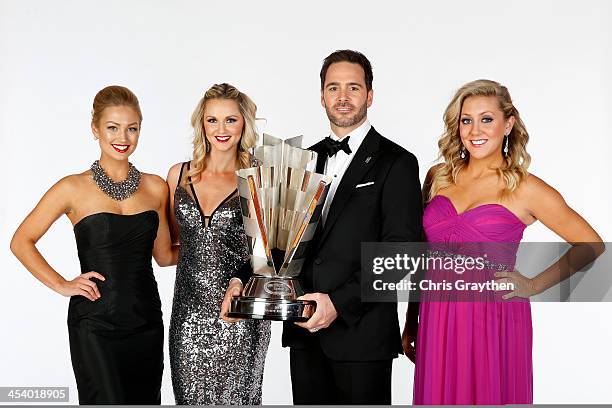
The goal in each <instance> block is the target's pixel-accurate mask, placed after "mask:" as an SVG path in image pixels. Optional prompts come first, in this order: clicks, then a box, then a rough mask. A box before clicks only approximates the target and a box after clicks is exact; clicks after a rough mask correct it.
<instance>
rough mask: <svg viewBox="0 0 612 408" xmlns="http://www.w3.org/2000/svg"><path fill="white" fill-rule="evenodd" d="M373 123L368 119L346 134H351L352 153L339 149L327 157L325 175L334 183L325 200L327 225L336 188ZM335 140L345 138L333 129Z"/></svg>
mask: <svg viewBox="0 0 612 408" xmlns="http://www.w3.org/2000/svg"><path fill="white" fill-rule="evenodd" d="M371 128H372V125H370V122H369V121H368V120H367V119H366V120H365V122H363V123H362V124H361V125H360V126H359V127H358V128H357V129H355V130H353V131H352V132H351V133H349V134H348V135H346V136H345V137H348V136H350V137H351V138H350V139H349V147H350V148H351V154H347V153H346V152H345V151H344V150H339V151H338V153H336V154H335V155H334V156H332V157H328V158H327V162H326V164H325V175H326V176H331V177H332V183H331V185H330V186H329V191H328V192H327V199H326V200H325V204H324V205H323V212H322V214H321V221H322V222H323V224H324V225H325V220H326V219H327V213H329V207H330V206H331V203H332V201H333V199H334V195H335V194H336V190H337V189H338V185H339V184H340V181H341V180H342V176H344V173H345V172H346V169H347V168H348V166H349V164H351V160H353V157H354V156H355V153H356V152H357V150H358V149H359V146H361V142H363V139H364V138H365V137H366V135H367V134H368V132H369V131H370V129H371ZM328 137H331V138H332V139H333V140H336V141H341V140H342V139H343V138H340V137H338V136H336V135H335V134H334V132H333V131H331V132H330V136H328Z"/></svg>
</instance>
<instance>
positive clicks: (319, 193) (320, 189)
mask: <svg viewBox="0 0 612 408" xmlns="http://www.w3.org/2000/svg"><path fill="white" fill-rule="evenodd" d="M326 187H327V184H325V182H323V181H321V182H319V187H318V188H317V191H316V192H315V194H314V196H313V197H312V200H310V205H309V206H308V211H306V214H305V215H304V219H303V220H302V225H300V229H299V230H298V232H297V233H296V234H295V237H294V238H293V241H292V242H291V246H290V247H289V250H288V251H287V253H286V255H285V260H284V262H283V266H282V267H281V270H280V272H279V275H280V276H284V275H283V274H284V273H285V271H286V270H287V268H288V267H289V263H290V262H291V261H292V260H293V256H294V255H295V251H297V248H298V246H299V245H300V241H301V240H302V236H303V235H304V231H306V227H308V224H309V223H310V219H311V218H312V214H313V213H314V211H315V209H316V207H317V204H318V203H319V200H320V199H321V196H322V195H323V192H324V191H325V188H326Z"/></svg>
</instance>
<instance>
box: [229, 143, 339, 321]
mask: <svg viewBox="0 0 612 408" xmlns="http://www.w3.org/2000/svg"><path fill="white" fill-rule="evenodd" d="M301 144H302V136H298V137H294V138H291V139H287V140H285V141H283V140H281V139H278V138H275V137H272V136H270V135H266V134H264V136H263V146H259V147H257V148H255V151H254V155H255V158H256V159H257V166H255V167H250V168H246V169H241V170H238V171H236V175H237V176H238V191H239V193H240V205H241V209H242V219H243V221H244V230H245V233H246V236H247V241H248V245H249V252H250V255H251V266H252V267H253V271H254V272H255V275H254V276H253V277H251V278H250V279H249V281H248V282H247V284H246V285H245V287H244V290H243V293H242V296H234V297H233V298H232V301H231V305H230V311H229V316H231V317H242V318H250V319H267V320H291V321H306V320H308V318H310V316H312V314H313V313H314V310H315V307H316V304H315V302H312V301H306V300H297V298H298V297H299V296H301V295H303V294H304V290H303V289H302V287H301V285H300V282H299V280H298V279H297V276H298V275H299V273H300V271H301V270H302V266H303V265H304V260H305V256H306V252H307V248H308V245H309V244H310V242H311V240H312V238H313V236H314V234H315V230H316V228H317V224H318V221H319V219H320V217H321V211H322V209H323V203H324V202H325V197H326V196H327V191H328V190H329V185H330V183H331V177H329V176H325V175H323V174H318V173H315V172H314V168H315V164H316V159H317V154H316V153H315V152H312V151H310V150H305V149H302V148H301Z"/></svg>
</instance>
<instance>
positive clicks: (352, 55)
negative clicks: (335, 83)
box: [320, 50, 374, 91]
mask: <svg viewBox="0 0 612 408" xmlns="http://www.w3.org/2000/svg"><path fill="white" fill-rule="evenodd" d="M336 62H350V63H353V64H359V65H360V66H361V68H363V72H364V73H365V84H366V89H367V90H368V91H370V90H371V89H372V81H373V80H374V74H372V64H370V61H369V60H368V58H367V57H366V56H365V55H363V54H362V53H360V52H359V51H353V50H337V51H334V52H332V53H331V54H329V55H328V56H327V58H325V59H324V60H323V66H322V67H321V74H320V76H321V89H323V87H324V86H325V75H327V69H328V68H329V66H330V65H331V64H334V63H336Z"/></svg>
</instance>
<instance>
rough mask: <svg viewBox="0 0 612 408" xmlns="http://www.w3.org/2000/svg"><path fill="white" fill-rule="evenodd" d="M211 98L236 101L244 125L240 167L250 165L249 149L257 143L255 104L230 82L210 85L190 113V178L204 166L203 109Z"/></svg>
mask: <svg viewBox="0 0 612 408" xmlns="http://www.w3.org/2000/svg"><path fill="white" fill-rule="evenodd" d="M212 99H231V100H234V101H236V103H237V104H238V107H239V109H240V114H241V115H242V117H243V118H244V127H243V129H242V136H241V138H240V144H239V145H238V153H237V156H238V157H237V159H238V162H239V163H240V167H241V168H245V167H249V166H250V165H251V154H250V153H249V149H250V148H252V147H255V144H256V143H257V137H258V135H257V128H256V127H255V115H256V113H257V105H255V103H254V102H253V101H252V100H251V98H249V97H248V96H247V95H246V94H244V93H242V92H240V91H239V90H238V89H236V87H234V86H232V85H230V84H226V83H223V84H215V85H213V86H211V87H210V89H209V90H208V91H206V93H205V94H204V96H203V97H202V99H200V102H198V106H197V107H196V109H195V111H194V112H193V115H191V126H193V131H194V138H193V166H191V168H190V170H189V172H188V175H189V176H190V177H191V178H192V179H194V178H195V179H198V178H199V177H200V174H201V173H202V172H203V171H204V169H205V168H206V160H207V154H208V151H207V150H208V149H207V144H208V141H207V140H206V134H205V132H204V109H205V108H206V103H207V102H208V101H210V100H212Z"/></svg>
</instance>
